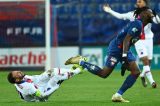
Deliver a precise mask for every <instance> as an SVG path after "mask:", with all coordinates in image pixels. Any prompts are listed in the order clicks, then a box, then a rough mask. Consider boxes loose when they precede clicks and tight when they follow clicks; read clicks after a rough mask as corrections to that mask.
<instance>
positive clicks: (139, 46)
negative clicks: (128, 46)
mask: <svg viewBox="0 0 160 106" xmlns="http://www.w3.org/2000/svg"><path fill="white" fill-rule="evenodd" d="M135 48H136V52H137V54H138V57H139V58H142V57H145V56H147V57H148V59H149V60H152V58H153V39H145V40H138V41H137V42H136V43H135Z"/></svg>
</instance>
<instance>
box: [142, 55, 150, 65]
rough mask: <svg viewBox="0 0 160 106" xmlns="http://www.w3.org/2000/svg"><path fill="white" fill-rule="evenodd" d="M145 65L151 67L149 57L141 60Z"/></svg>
mask: <svg viewBox="0 0 160 106" xmlns="http://www.w3.org/2000/svg"><path fill="white" fill-rule="evenodd" d="M141 60H142V62H143V64H144V65H149V59H148V57H147V56H145V57H142V58H141Z"/></svg>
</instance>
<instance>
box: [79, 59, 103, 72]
mask: <svg viewBox="0 0 160 106" xmlns="http://www.w3.org/2000/svg"><path fill="white" fill-rule="evenodd" d="M80 66H82V67H83V68H86V69H87V70H88V71H89V72H91V73H92V74H95V75H97V73H98V72H99V71H101V70H102V69H101V68H100V67H98V66H96V65H93V64H90V63H88V62H85V61H81V62H80Z"/></svg>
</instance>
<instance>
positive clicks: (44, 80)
mask: <svg viewBox="0 0 160 106" xmlns="http://www.w3.org/2000/svg"><path fill="white" fill-rule="evenodd" d="M82 70H83V69H81V68H80V67H76V68H75V69H74V70H71V69H65V68H53V69H51V70H48V71H45V72H44V73H42V74H40V75H32V76H30V75H25V74H24V73H23V72H22V71H11V72H10V73H9V74H8V81H9V82H10V83H12V84H14V85H15V87H16V89H17V91H18V94H19V95H20V97H21V99H22V100H24V101H27V102H45V101H47V100H48V97H49V96H50V95H51V94H53V93H54V92H55V91H56V90H57V89H58V88H59V87H60V85H61V83H62V82H63V81H64V80H67V79H69V78H71V77H72V76H74V75H76V74H79V73H80V72H81V71H82Z"/></svg>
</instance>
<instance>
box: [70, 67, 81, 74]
mask: <svg viewBox="0 0 160 106" xmlns="http://www.w3.org/2000/svg"><path fill="white" fill-rule="evenodd" d="M72 72H73V73H74V75H76V74H79V73H80V72H81V69H80V68H76V69H75V70H73V71H72Z"/></svg>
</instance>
